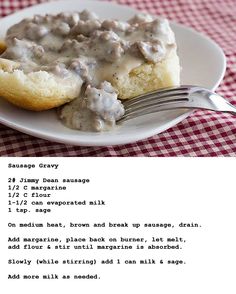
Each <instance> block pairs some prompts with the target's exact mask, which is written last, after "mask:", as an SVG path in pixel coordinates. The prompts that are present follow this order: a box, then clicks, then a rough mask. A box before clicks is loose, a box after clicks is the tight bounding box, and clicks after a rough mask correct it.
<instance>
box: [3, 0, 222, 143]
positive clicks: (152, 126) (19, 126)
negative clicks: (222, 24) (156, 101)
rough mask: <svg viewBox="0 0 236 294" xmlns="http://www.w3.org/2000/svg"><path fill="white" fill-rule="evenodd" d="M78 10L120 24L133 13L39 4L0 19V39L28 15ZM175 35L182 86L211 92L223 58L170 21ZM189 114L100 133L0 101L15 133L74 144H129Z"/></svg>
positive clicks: (74, 2) (81, 4) (76, 3)
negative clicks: (190, 86) (84, 10)
mask: <svg viewBox="0 0 236 294" xmlns="http://www.w3.org/2000/svg"><path fill="white" fill-rule="evenodd" d="M84 8H87V9H89V10H92V11H94V12H96V13H97V14H98V15H99V16H100V17H102V18H117V19H121V20H126V19H128V18H130V17H131V16H132V15H133V14H135V13H136V12H137V11H135V10H134V9H132V8H130V7H127V6H119V5H116V4H113V3H108V2H99V1H80V0H67V1H56V2H49V3H46V4H40V5H37V6H34V7H31V8H27V9H24V10H21V11H19V12H17V13H15V14H13V15H10V16H8V17H6V18H4V19H1V20H0V39H2V38H3V37H4V35H5V33H6V30H7V28H8V27H10V26H11V25H13V24H14V23H16V22H18V21H20V20H21V19H22V18H24V17H28V16H32V15H34V14H45V13H52V14H55V13H57V12H61V11H69V10H70V11H72V10H77V11H81V10H83V9H84ZM171 25H172V28H173V30H174V32H175V34H176V40H177V44H178V48H179V56H180V60H181V66H182V68H183V70H182V77H181V81H182V84H195V85H201V86H204V87H206V88H209V89H215V88H216V87H217V86H218V85H219V83H220V81H221V79H222V77H223V75H224V72H225V66H226V61H225V56H224V53H223V51H222V50H221V48H220V47H219V46H218V45H217V44H215V43H214V42H213V41H212V40H210V39H209V38H207V37H205V36H203V35H201V34H199V33H197V32H196V31H194V30H192V29H190V28H187V27H185V26H183V25H179V24H175V23H172V24H171ZM189 114H190V112H186V111H168V112H160V113H158V114H155V115H149V116H146V117H143V118H139V119H136V120H133V121H129V122H127V123H125V124H123V125H122V126H121V127H120V128H118V129H116V130H114V131H111V132H104V133H92V132H91V133H90V132H80V131H75V130H70V129H68V128H66V127H64V126H63V125H62V124H61V122H60V121H59V120H58V119H57V115H56V113H55V111H54V110H51V111H45V112H42V113H35V112H30V111H25V110H22V109H19V108H16V107H14V106H12V105H10V104H8V103H7V102H5V101H4V100H3V99H1V100H0V122H1V123H3V124H5V125H7V126H9V127H11V128H13V129H16V130H19V131H21V132H24V133H27V134H30V135H33V136H36V137H39V138H43V139H47V140H50V141H56V142H61V143H65V144H72V145H80V146H108V145H117V144H125V143H131V142H135V141H138V140H141V139H144V138H147V137H150V136H152V135H155V134H158V133H160V132H163V131H164V130H166V129H168V128H170V127H172V126H174V125H176V124H177V123H179V122H180V121H182V120H183V119H184V118H186V117H187V116H188V115H189Z"/></svg>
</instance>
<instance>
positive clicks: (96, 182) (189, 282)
mask: <svg viewBox="0 0 236 294" xmlns="http://www.w3.org/2000/svg"><path fill="white" fill-rule="evenodd" d="M41 162H44V163H59V164H60V166H59V168H58V169H57V170H55V169H39V168H36V169H31V170H26V169H8V168H7V164H8V163H31V164H32V163H34V164H35V165H36V166H37V165H38V164H39V163H41ZM235 163H236V160H235V158H224V159H223V158H208V159H206V158H205V159H203V158H202V159H201V158H195V159H194V158H188V159H187V158H169V159H166V158H165V159H164V158H163V159H161V158H1V165H0V171H1V175H2V176H1V179H0V185H1V197H0V199H1V200H0V201H1V203H0V209H1V210H0V212H1V225H0V226H1V227H0V229H1V240H0V241H1V242H0V254H1V255H0V258H1V259H0V260H1V263H0V264H1V272H0V279H1V287H2V289H4V292H6V293H8V294H13V293H22V294H23V293H25V294H28V293H35V294H38V293H42V292H44V293H59V294H62V293H65V292H72V293H88V294H90V293H95V292H98V293H104V294H108V293H109V294H110V293H115V294H116V293H117V294H118V293H148V292H149V293H162V294H170V293H178V294H179V293H181V294H190V293H191V294H195V293H196V294H199V293H207V294H211V293H214V294H217V293H225V294H231V293H232V294H233V293H236V285H235V264H236V253H235V248H236V238H235V225H236V214H235V196H236V192H235ZM13 176H14V177H18V178H19V177H25V178H27V177H28V178H42V177H46V178H90V179H91V183H90V184H86V185H76V184H71V185H68V191H67V192H60V193H58V194H57V196H55V197H54V200H55V198H57V199H68V200H84V199H87V200H99V199H103V200H106V206H102V207H91V206H86V207H61V208H53V212H52V213H51V214H46V215H41V214H36V213H34V215H32V212H31V214H27V215H22V214H20V213H18V214H16V213H15V214H14V215H13V214H8V213H7V210H8V206H7V203H8V200H9V199H8V191H7V187H8V183H7V181H8V178H9V177H13ZM43 193H45V192H43ZM49 193H50V192H49ZM52 194H53V192H52ZM29 200H30V199H29ZM51 200H53V196H52V197H51ZM32 220H33V221H35V222H45V221H48V222H63V223H65V224H68V223H69V222H70V221H73V222H90V223H93V222H109V221H110V222H120V223H121V222H125V221H126V222H129V223H132V222H134V223H137V222H139V223H145V222H153V223H160V222H171V223H174V224H175V225H176V226H175V228H174V229H172V230H171V229H170V230H167V229H146V230H144V229H141V228H140V229H133V228H131V227H130V228H128V229H127V228H124V229H111V228H100V229H97V228H96V229H95V228H92V227H91V228H89V229H87V230H86V229H77V230H76V229H70V228H67V229H52V230H48V229H47V230H45V229H43V230H42V229H36V228H32V229H27V232H26V231H25V230H23V229H9V228H8V227H7V223H8V222H9V221H11V222H16V223H17V222H18V221H21V222H30V221H32ZM180 222H196V223H199V224H200V225H201V226H202V227H201V228H197V229H193V228H187V229H183V228H179V227H178V224H179V223H180ZM135 230H136V231H135ZM21 234H24V236H25V235H28V236H34V237H42V236H45V237H46V236H51V237H53V236H55V237H56V236H60V237H61V238H64V237H65V236H72V235H73V236H75V237H79V236H87V237H89V236H97V237H99V236H107V237H108V238H109V237H113V236H115V237H117V236H124V237H127V236H130V237H145V238H147V239H148V240H149V239H150V238H151V236H156V237H163V236H164V237H178V236H181V237H184V238H185V239H186V243H185V244H184V245H183V249H182V250H181V251H177V252H176V251H174V252H173V251H166V250H165V251H163V250H162V251H161V250H154V251H150V250H145V251H138V250H135V251H106V252H104V251H102V252H98V251H89V252H87V251H86V252H85V251H80V252H77V251H74V250H69V251H66V252H65V251H63V250H59V251H55V250H53V251H50V252H49V251H48V250H45V251H43V252H42V251H40V252H38V251H37V252H36V251H25V250H15V251H8V250H7V245H8V243H7V238H8V236H13V235H17V236H21ZM156 245H157V244H156ZM159 245H160V244H159ZM36 257H37V258H54V259H66V258H72V257H73V258H74V259H82V258H86V259H87V258H91V259H93V258H95V259H97V261H99V260H101V259H108V258H110V259H114V260H116V259H117V258H120V259H121V260H123V261H124V260H134V259H136V260H138V259H144V258H155V259H157V260H159V259H163V260H167V259H183V260H185V261H186V264H185V265H178V266H177V265H167V264H164V265H160V264H156V265H139V264H136V265H134V264H130V265H124V264H121V265H116V264H111V265H100V264H97V265H95V266H86V265H81V266H80V265H71V266H69V265H64V266H62V265H61V266H51V265H45V266H36V265H34V266H33V267H29V266H21V265H16V266H12V265H8V264H7V260H8V259H9V258H16V259H17V258H18V259H20V258H27V259H32V260H33V259H34V258H36ZM14 272H16V273H17V272H22V273H24V274H25V273H30V274H41V273H44V274H45V273H58V274H59V275H60V274H71V276H73V274H86V273H90V274H93V273H98V274H99V276H100V277H101V278H100V279H99V280H73V279H72V278H71V279H70V280H66V281H63V280H47V281H45V280H34V281H25V280H7V275H8V273H14Z"/></svg>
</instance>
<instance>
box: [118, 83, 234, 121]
mask: <svg viewBox="0 0 236 294" xmlns="http://www.w3.org/2000/svg"><path fill="white" fill-rule="evenodd" d="M123 105H124V108H125V114H124V116H123V117H122V118H121V119H119V120H118V122H124V121H127V120H130V119H133V118H136V117H139V116H143V115H146V114H151V113H156V112H159V111H164V110H173V109H179V108H181V109H204V110H212V111H219V112H226V113H231V114H233V115H236V107H235V106H233V105H232V104H230V103H229V102H228V101H227V100H225V99H224V98H223V97H221V96H220V95H218V94H216V93H214V92H211V91H210V90H208V89H205V88H202V87H198V86H180V87H171V88H163V89H160V90H157V91H154V92H150V93H147V94H144V95H140V96H137V97H134V98H132V99H129V100H127V101H125V102H123Z"/></svg>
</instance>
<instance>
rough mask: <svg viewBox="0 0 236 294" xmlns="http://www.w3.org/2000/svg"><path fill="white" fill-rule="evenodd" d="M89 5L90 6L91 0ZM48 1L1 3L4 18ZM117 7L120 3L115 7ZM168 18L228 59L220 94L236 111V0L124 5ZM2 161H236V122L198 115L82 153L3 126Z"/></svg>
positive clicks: (136, 0)
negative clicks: (197, 34)
mask: <svg viewBox="0 0 236 294" xmlns="http://www.w3.org/2000/svg"><path fill="white" fill-rule="evenodd" d="M85 1H86V0H85ZM42 2H46V0H0V16H1V17H3V16H5V15H8V14H10V13H13V12H14V11H16V10H19V9H23V8H25V7H27V6H30V5H34V4H36V3H42ZM114 2H115V1H114ZM117 2H118V3H120V4H125V5H130V6H133V7H134V8H136V9H139V10H143V11H147V12H149V13H152V14H158V15H165V16H166V17H168V18H169V19H171V20H174V21H176V22H179V23H182V24H185V25H187V26H190V27H192V28H194V29H196V30H197V31H199V32H203V33H205V34H207V35H208V36H209V37H210V38H212V39H213V40H215V41H216V42H217V43H218V44H219V45H220V46H221V47H222V48H223V50H224V52H225V54H226V56H227V71H226V75H225V77H224V80H223V82H222V83H221V85H220V87H219V88H218V89H217V92H218V93H219V94H221V95H223V96H224V97H225V98H227V99H228V100H229V101H230V102H231V103H233V104H235V105H236V0H169V1H168V0H162V1H161V0H119V1H117ZM0 155H1V156H192V157H193V156H199V157H200V156H212V157H214V156H236V117H232V116H230V115H227V114H216V113H214V114H212V113H210V112H206V111H196V112H194V113H193V114H192V115H191V116H189V117H188V118H187V119H185V120H184V121H182V122H181V123H179V124H178V125H176V126H175V127H173V128H171V129H169V130H168V131H165V132H163V133H161V134H159V135H155V136H153V137H151V138H148V139H147V140H143V141H139V142H137V143H134V144H127V145H122V146H113V147H77V146H69V145H63V144H57V143H53V142H48V141H45V140H41V139H38V138H35V137H31V136H28V135H25V134H22V133H20V132H18V131H15V130H12V129H10V128H8V127H5V126H4V125H0Z"/></svg>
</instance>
